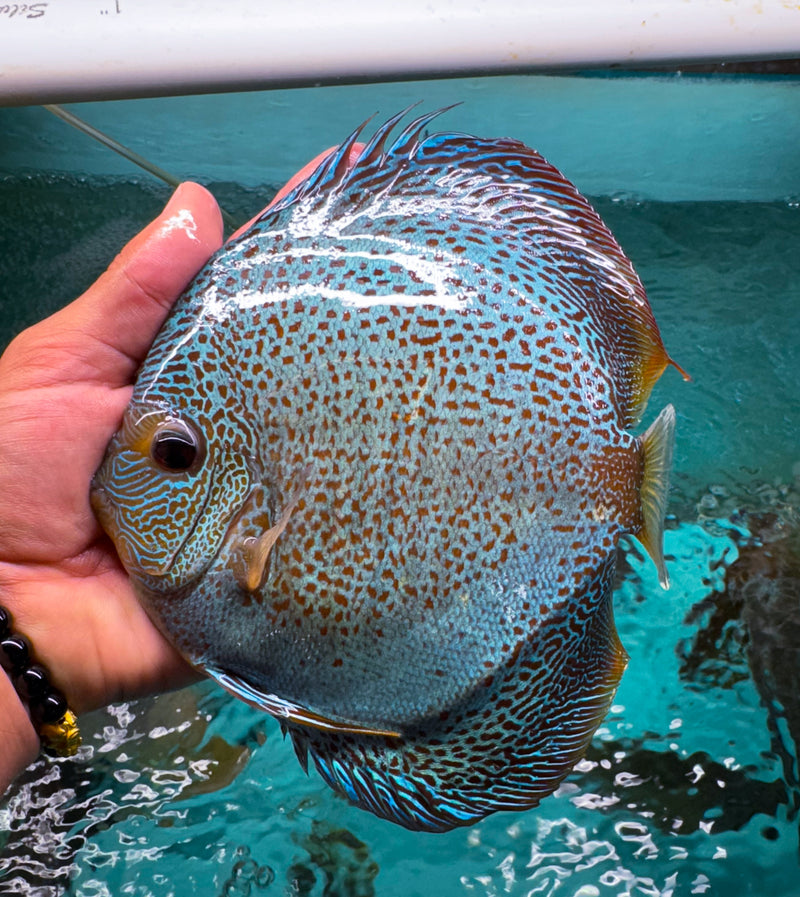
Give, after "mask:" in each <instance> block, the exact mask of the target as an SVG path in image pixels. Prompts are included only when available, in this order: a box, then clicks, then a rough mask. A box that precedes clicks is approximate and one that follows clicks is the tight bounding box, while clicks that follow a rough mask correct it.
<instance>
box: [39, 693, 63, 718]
mask: <svg viewBox="0 0 800 897" xmlns="http://www.w3.org/2000/svg"><path fill="white" fill-rule="evenodd" d="M67 710H68V707H67V699H66V698H65V697H64V695H62V694H61V692H60V691H58V690H57V689H55V688H54V689H53V690H52V691H51V692H50V693H49V694H48V695H45V697H44V698H43V700H42V701H41V702H40V703H39V705H38V707H37V712H36V715H37V716H39V717H40V718H41V720H42V722H43V723H55V722H58V720H60V719H61V717H62V716H63V715H64V714H65V713H66V712H67Z"/></svg>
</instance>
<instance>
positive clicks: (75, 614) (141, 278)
mask: <svg viewBox="0 0 800 897" xmlns="http://www.w3.org/2000/svg"><path fill="white" fill-rule="evenodd" d="M219 242H220V225H219V213H218V211H217V208H216V204H215V203H214V201H213V199H212V198H211V197H210V196H209V195H208V194H207V193H206V192H205V191H204V190H202V188H199V187H197V186H195V185H184V186H183V187H182V188H180V190H179V191H178V193H176V195H175V196H174V197H173V200H172V201H171V202H170V204H169V205H168V207H167V208H166V209H165V211H164V212H163V213H162V215H161V216H160V217H159V218H158V219H157V220H156V221H155V222H154V223H153V224H152V225H150V226H149V227H148V228H147V229H146V230H145V231H143V232H142V233H141V234H140V235H139V236H137V237H136V238H135V239H134V240H133V241H132V242H131V243H130V244H128V246H127V247H126V248H125V249H124V250H123V252H122V253H121V254H120V256H119V257H118V258H117V260H116V261H115V262H114V264H113V265H112V266H111V268H110V269H109V271H108V272H106V274H105V275H103V277H101V278H100V280H99V281H98V282H97V283H96V284H94V285H93V286H92V287H91V288H90V289H89V290H88V291H87V292H86V293H85V294H84V295H83V296H82V297H80V299H78V300H76V301H75V302H74V303H72V304H71V305H70V306H68V307H67V308H65V309H63V310H62V311H60V312H59V313H58V314H56V315H53V316H52V317H51V318H48V319H47V320H46V321H43V322H42V323H40V324H38V325H36V326H35V327H32V328H30V329H29V330H27V331H25V332H24V333H23V334H21V335H20V336H19V337H18V338H17V339H16V340H15V341H14V342H12V344H11V345H10V346H9V348H8V349H7V351H6V352H5V354H4V355H3V356H2V358H0V603H2V604H6V605H7V606H8V607H9V609H10V610H11V612H12V615H13V617H14V625H15V628H16V629H17V630H19V631H20V632H23V633H24V634H25V635H27V636H28V638H29V639H30V641H31V643H32V644H33V645H34V647H35V651H36V654H37V656H38V657H39V658H40V659H41V660H42V662H44V663H45V664H46V665H47V667H48V668H49V670H50V672H51V674H52V676H53V679H54V681H55V682H56V684H57V685H58V686H59V687H60V688H61V689H62V691H64V693H65V694H66V695H67V697H68V699H69V700H70V704H71V706H73V708H74V709H75V710H76V711H77V712H78V713H80V712H81V711H84V710H88V709H91V708H94V707H98V706H102V705H104V704H107V703H109V702H110V701H113V700H120V699H123V698H130V697H135V696H137V695H141V694H145V693H148V692H152V691H154V690H159V689H163V688H165V687H174V686H176V685H179V684H181V683H182V682H184V681H186V680H187V679H188V678H189V676H190V671H189V670H188V668H187V667H186V665H185V664H184V663H183V661H182V660H181V659H180V657H179V656H178V655H177V653H176V652H175V651H174V650H173V649H172V648H171V647H170V646H169V645H168V644H167V642H166V641H165V640H164V639H163V638H162V637H161V636H160V634H159V633H158V632H157V631H156V630H155V628H154V627H153V626H152V624H151V623H150V622H149V620H148V618H147V617H146V615H145V614H144V612H143V611H142V609H141V608H140V606H139V604H138V602H137V601H136V598H135V596H134V593H133V590H132V588H131V585H130V581H129V579H128V577H127V575H126V573H125V571H124V570H123V568H122V566H121V565H120V563H119V560H118V559H117V557H116V554H115V552H114V549H113V546H112V545H111V543H110V542H109V541H108V540H107V538H106V537H105V536H104V535H103V534H102V532H101V530H100V529H99V527H98V525H97V522H96V520H95V518H94V516H93V514H92V511H91V508H90V506H89V483H90V481H91V477H92V475H93V473H94V471H95V470H96V469H97V467H98V466H99V464H100V462H101V460H102V457H103V453H104V451H105V446H106V444H107V443H108V440H109V439H110V438H111V435H112V434H113V432H114V430H115V429H116V428H117V426H118V424H119V421H120V419H121V416H122V413H123V410H124V408H125V405H126V404H127V402H128V399H129V396H130V391H131V387H130V384H131V382H132V380H133V377H134V375H135V371H136V368H137V366H138V364H139V363H140V361H141V359H142V358H143V356H144V354H145V352H146V351H147V347H148V346H149V344H150V342H151V341H152V339H153V337H154V336H155V333H156V331H157V329H158V327H159V326H160V324H161V322H162V321H163V318H164V317H165V315H166V313H167V310H168V309H169V307H170V305H171V304H172V302H173V301H174V299H175V298H176V296H177V295H178V294H179V293H180V291H181V289H182V288H183V287H184V286H185V284H186V283H187V282H188V280H189V279H190V278H191V277H192V275H193V274H194V273H195V272H196V270H197V269H198V268H199V267H200V265H202V263H203V262H204V261H205V260H206V259H207V257H208V256H209V255H210V254H211V252H212V251H213V250H214V249H215V248H216V247H217V246H218V245H219Z"/></svg>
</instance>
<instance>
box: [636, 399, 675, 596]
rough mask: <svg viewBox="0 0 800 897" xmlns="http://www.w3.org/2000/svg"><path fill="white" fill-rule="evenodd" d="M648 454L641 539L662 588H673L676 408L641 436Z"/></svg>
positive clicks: (643, 485) (642, 500)
mask: <svg viewBox="0 0 800 897" xmlns="http://www.w3.org/2000/svg"><path fill="white" fill-rule="evenodd" d="M639 441H640V445H641V447H642V452H643V454H644V476H643V478H642V486H641V490H640V500H641V506H642V528H641V530H640V532H639V533H638V534H637V538H638V539H639V541H640V542H641V543H642V545H644V547H645V548H646V549H647V553H648V554H649V555H650V557H651V558H652V559H653V563H654V564H655V565H656V569H657V570H658V581H659V582H660V583H661V586H662V588H664V589H668V588H669V575H668V574H667V567H666V564H665V563H664V548H663V543H664V515H665V514H666V510H667V500H668V497H669V472H670V469H671V467H672V451H673V446H674V443H675V409H674V408H673V407H672V405H667V407H666V408H664V410H663V411H662V412H661V414H659V415H658V417H657V418H656V419H655V421H653V423H652V424H651V425H650V427H649V428H648V429H647V432H646V433H644V435H643V436H641V437H639Z"/></svg>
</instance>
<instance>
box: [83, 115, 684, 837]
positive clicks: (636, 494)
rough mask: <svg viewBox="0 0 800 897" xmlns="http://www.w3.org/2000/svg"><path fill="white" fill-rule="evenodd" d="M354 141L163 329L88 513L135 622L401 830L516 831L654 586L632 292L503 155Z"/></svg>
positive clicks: (508, 144) (658, 443)
mask: <svg viewBox="0 0 800 897" xmlns="http://www.w3.org/2000/svg"><path fill="white" fill-rule="evenodd" d="M432 117H433V116H425V117H423V118H421V119H419V120H417V121H416V122H414V123H412V125H410V126H409V127H408V128H406V129H405V130H404V131H403V132H402V133H401V134H400V136H399V137H397V139H396V140H395V141H394V142H393V143H391V145H388V135H389V132H390V130H391V129H392V128H393V127H394V126H395V125H396V124H397V121H398V119H399V116H396V117H395V118H394V119H392V120H391V121H389V122H388V123H387V124H386V125H384V126H383V127H382V128H380V129H379V130H378V131H377V133H376V134H375V136H374V137H373V138H372V139H371V140H370V141H369V143H368V144H367V145H366V146H365V148H364V149H363V150H362V151H361V154H360V157H359V159H358V161H356V162H355V163H354V164H352V165H351V166H348V157H349V153H350V150H351V147H352V146H353V144H354V143H355V140H356V139H357V136H358V132H356V133H355V134H354V135H352V136H351V137H350V138H349V140H348V141H346V142H345V143H344V144H343V145H342V146H341V147H340V148H339V149H338V150H337V151H335V152H334V153H333V154H332V155H331V156H330V157H329V158H328V159H327V160H326V161H325V162H324V163H322V165H321V166H320V168H318V169H317V171H316V172H315V173H314V174H312V175H311V176H310V177H309V178H308V179H307V180H306V181H305V182H304V183H303V184H301V185H300V186H299V187H297V188H296V189H295V190H294V191H293V192H292V193H291V194H289V195H288V196H287V197H286V198H285V199H283V200H282V201H281V202H279V203H278V204H277V205H276V206H274V207H273V208H270V209H268V210H267V211H266V212H264V213H263V214H262V215H261V216H260V218H259V219H258V220H257V221H256V222H255V223H253V224H252V225H251V226H250V227H249V228H248V229H247V230H246V232H245V233H243V234H242V235H241V236H240V237H238V238H237V239H235V240H233V241H232V242H230V243H228V244H227V245H226V246H224V247H223V248H222V249H221V250H220V251H219V252H218V253H217V254H216V255H215V256H214V257H213V258H212V259H211V260H210V261H209V263H208V264H207V265H206V266H205V268H204V269H203V270H202V271H200V273H199V274H198V275H197V277H196V278H195V280H194V281H193V282H192V283H191V284H190V286H189V287H188V288H187V290H186V292H185V293H184V294H183V296H182V297H181V298H180V299H179V301H178V303H177V304H176V306H175V308H174V310H173V311H172V313H171V315H170V317H169V318H168V320H167V322H166V323H165V325H164V327H163V329H162V330H161V332H160V334H159V335H158V337H157V338H156V340H155V343H154V344H153V346H152V349H151V350H150V353H149V355H148V357H147V359H146V361H145V362H144V365H143V367H142V369H141V371H140V373H139V375H138V379H137V382H136V386H135V390H134V394H133V398H132V401H131V404H130V406H129V408H128V410H127V412H126V414H125V418H124V421H123V423H122V427H121V429H120V431H119V432H118V433H117V435H116V436H115V437H114V439H113V441H112V442H111V444H110V446H109V449H108V453H107V456H106V459H105V461H104V463H103V465H102V467H101V469H100V470H99V472H98V474H97V476H96V478H95V481H94V483H93V489H92V500H93V506H94V508H95V510H96V512H97V514H98V516H99V518H100V520H101V523H102V524H103V526H104V527H105V529H106V530H107V531H108V532H109V534H110V535H111V536H112V538H113V539H114V541H115V544H116V546H117V550H118V552H119V555H120V557H121V559H122V561H123V563H124V564H125V567H126V568H127V570H128V572H129V573H130V576H131V578H132V580H133V583H134V585H135V588H136V590H137V593H138V595H139V596H140V598H141V601H142V602H143V604H144V606H145V607H146V609H147V611H148V612H149V613H150V615H151V616H152V618H153V620H154V621H155V622H156V624H157V625H158V626H159V627H160V628H161V629H162V630H163V632H164V633H165V634H166V635H167V636H168V638H169V639H171V641H172V642H173V643H174V644H175V645H176V647H177V648H178V649H179V650H180V651H181V652H182V653H183V654H184V655H185V656H186V657H187V658H188V659H189V661H190V662H191V663H193V664H194V665H195V666H196V667H198V668H199V669H201V670H203V671H204V672H206V673H207V674H208V675H210V676H212V677H214V678H215V679H217V680H218V681H219V682H220V683H221V684H222V685H223V686H224V687H226V688H227V689H229V690H230V691H231V692H233V693H234V694H236V695H238V696H239V697H241V698H243V699H244V700H246V701H248V702H249V703H251V704H253V705H255V706H258V707H262V708H264V709H265V710H267V711H269V712H270V713H271V714H273V715H274V716H276V717H277V718H278V719H280V720H281V723H282V725H283V726H284V728H285V730H287V731H288V733H289V734H290V736H291V738H292V740H293V742H294V745H295V748H296V752H297V754H298V757H299V758H300V760H301V762H302V763H303V764H304V765H305V764H306V762H307V757H309V756H310V757H311V758H312V759H313V761H314V763H315V764H316V766H317V768H318V769H319V771H320V773H321V774H322V776H323V777H324V778H325V779H326V780H327V781H328V782H329V783H330V784H331V785H332V786H333V787H334V788H335V789H337V790H338V791H339V792H341V793H343V794H345V795H346V796H347V797H348V798H349V799H350V800H352V801H353V802H355V803H357V804H359V805H360V806H363V807H365V808H366V809H368V810H371V811H372V812H374V813H376V814H377V815H379V816H382V817H386V818H388V819H392V820H394V821H396V822H398V823H400V824H402V825H404V826H407V827H409V828H413V829H424V830H446V829H449V828H452V827H453V826H458V825H466V824H470V823H473V822H474V821H475V820H477V819H480V818H482V817H483V816H485V815H486V814H487V813H490V812H493V811H496V810H503V809H520V808H525V807H530V806H534V805H535V804H536V803H538V801H539V800H540V799H541V798H542V797H543V796H545V795H547V794H549V793H550V792H552V791H553V790H554V788H555V787H556V786H557V785H558V783H559V782H560V781H561V779H562V778H563V777H564V776H565V775H566V774H567V773H568V772H569V770H570V768H571V767H572V765H573V764H574V763H575V762H576V761H577V760H578V759H579V758H580V756H581V754H582V753H583V751H584V749H585V748H586V746H587V744H588V742H589V740H590V738H591V736H592V733H593V732H594V730H595V729H596V727H597V726H598V725H599V723H600V721H601V720H602V718H603V716H604V715H605V713H606V711H607V709H608V706H609V704H610V702H611V700H612V697H613V694H614V691H615V689H616V686H617V684H618V682H619V679H620V676H621V674H622V671H623V669H624V666H625V654H624V651H623V649H622V647H621V645H620V643H619V640H618V638H617V635H616V631H615V628H614V623H613V618H612V611H611V591H612V581H613V577H614V566H615V554H616V547H617V542H618V539H619V537H620V535H621V534H623V533H626V532H627V533H633V534H634V535H637V536H638V537H639V538H640V539H641V540H642V541H643V543H644V544H645V545H646V546H647V547H648V550H650V552H651V554H652V555H653V557H654V559H655V560H656V562H657V564H658V565H659V569H660V571H661V573H662V579H663V578H665V573H664V569H663V558H662V555H661V548H660V543H661V526H662V520H663V509H664V504H665V500H666V490H667V473H668V468H669V461H670V451H671V444H672V428H673V421H674V414H673V412H672V409H671V408H669V407H668V408H667V409H665V411H664V412H662V414H661V416H660V417H659V418H658V419H657V420H656V422H655V423H654V424H653V425H652V426H651V428H650V429H649V430H648V431H647V432H646V433H645V435H644V436H642V437H638V438H636V437H634V436H632V435H631V434H630V433H629V431H628V428H629V427H630V426H632V425H633V424H634V423H635V422H636V421H637V420H638V418H639V416H640V414H641V412H642V410H643V407H644V404H645V402H646V399H647V396H648V394H649V391H650V389H651V387H652V384H653V382H654V381H655V380H656V379H657V377H658V376H659V375H660V373H661V372H662V371H663V369H664V368H665V366H666V365H667V364H668V363H669V358H668V356H667V354H666V352H665V350H664V348H663V345H662V342H661V339H660V336H659V333H658V329H657V327H656V324H655V321H654V319H653V315H652V312H651V310H650V307H649V305H648V303H647V300H646V298H645V294H644V290H643V288H642V286H641V284H640V282H639V280H638V278H637V277H636V275H635V273H634V271H633V269H632V267H631V264H630V262H629V261H628V259H627V258H626V257H625V256H624V254H623V253H622V251H621V249H620V248H619V247H618V246H617V244H616V242H615V241H614V239H613V237H612V236H611V234H610V233H609V231H608V230H607V228H606V227H605V226H604V225H603V223H602V222H601V220H600V219H599V217H598V216H597V214H596V213H595V212H594V211H593V210H592V209H591V207H590V206H589V205H588V203H587V202H586V201H585V200H584V199H583V198H582V197H581V196H580V195H579V194H578V192H577V191H576V190H575V188H574V187H573V186H572V185H571V184H570V183H569V182H568V181H567V180H566V179H565V178H564V177H563V176H562V175H561V174H560V173H559V172H558V171H557V170H556V169H555V168H553V167H552V166H550V165H549V164H548V163H546V162H545V161H544V160H543V159H542V158H541V156H539V155H538V154H537V153H536V152H534V151H533V150H531V149H529V148H528V147H526V146H524V145H523V144H521V143H519V142H516V141H513V140H507V139H502V140H484V139H480V138H476V137H470V136H466V135H448V134H436V135H433V136H427V137H425V136H423V134H422V132H423V129H424V128H425V126H426V125H427V124H428V122H429V121H430V119H431V118H432Z"/></svg>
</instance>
